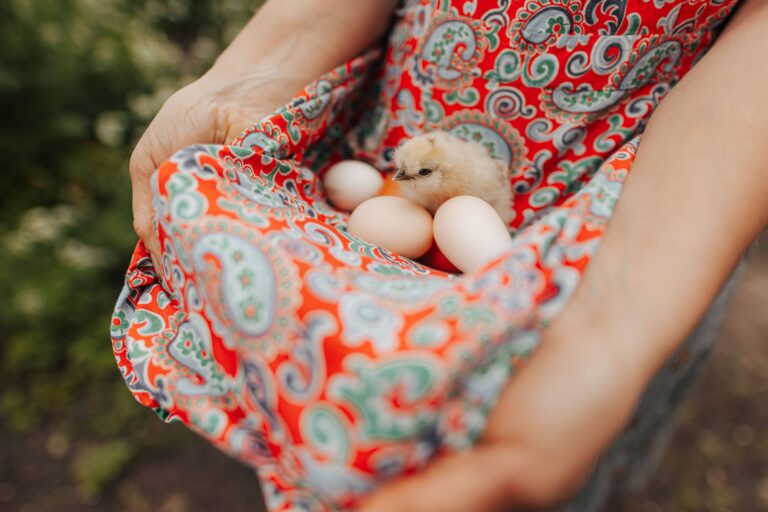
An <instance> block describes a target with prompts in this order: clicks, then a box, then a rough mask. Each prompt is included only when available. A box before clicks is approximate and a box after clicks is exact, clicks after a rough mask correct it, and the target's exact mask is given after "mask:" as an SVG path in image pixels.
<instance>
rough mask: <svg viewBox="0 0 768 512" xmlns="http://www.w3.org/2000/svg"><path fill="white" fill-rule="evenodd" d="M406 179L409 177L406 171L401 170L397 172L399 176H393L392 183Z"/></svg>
mask: <svg viewBox="0 0 768 512" xmlns="http://www.w3.org/2000/svg"><path fill="white" fill-rule="evenodd" d="M405 179H408V176H406V174H405V170H404V169H400V170H399V171H397V174H395V175H394V176H392V181H402V180H405Z"/></svg>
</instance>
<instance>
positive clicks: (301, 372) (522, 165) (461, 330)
mask: <svg viewBox="0 0 768 512" xmlns="http://www.w3.org/2000/svg"><path fill="white" fill-rule="evenodd" d="M735 4H736V0H665V1H661V0H653V1H651V0H648V1H643V2H640V1H637V2H629V1H628V0H528V1H525V2H524V1H522V0H411V1H408V2H405V3H404V4H403V5H402V7H401V8H400V10H399V11H398V16H397V20H396V23H395V25H394V26H393V28H392V32H391V36H390V40H389V43H388V45H387V46H386V48H385V49H384V50H383V51H380V50H374V51H372V52H370V53H368V54H366V55H363V56H361V57H359V58H356V59H354V60H353V61H351V62H349V63H347V64H345V65H343V66H341V67H339V68H338V69H335V70H333V71H331V72H330V73H328V74H327V75H326V76H324V77H322V78H321V79H319V80H318V81H316V82H315V83H313V84H310V85H309V86H307V88H306V89H305V90H304V91H302V92H300V93H299V94H298V95H297V96H296V98H295V99H294V100H293V101H292V102H291V103H289V104H288V105H285V106H284V107H283V108H281V109H279V110H278V111H277V112H275V113H274V114H272V115H271V116H269V117H268V118H266V119H263V120H261V121H259V122H257V123H256V124H255V125H254V126H252V127H251V128H249V129H248V130H247V131H246V132H244V133H243V134H242V135H241V136H240V137H238V138H237V139H236V140H235V141H233V143H232V144H230V145H227V146H203V145H197V146H190V147H188V148H185V149H184V150H182V151H179V152H178V153H176V154H175V155H174V156H173V157H172V158H171V159H169V160H168V161H166V162H165V163H163V164H162V165H161V166H160V168H159V169H158V172H157V173H156V175H155V177H154V181H153V187H154V197H155V210H156V212H157V221H158V233H159V237H160V241H161V245H162V248H163V261H162V267H163V268H162V269H159V270H160V272H156V271H155V269H153V267H152V264H151V262H150V259H149V258H148V256H147V253H146V250H145V248H144V247H143V246H142V245H141V244H139V245H138V247H137V248H136V251H135V253H134V255H133V258H132V261H131V264H130V267H129V269H128V272H127V274H126V281H125V287H124V289H123V292H122V294H121V295H120V298H119V300H118V303H117V307H116V309H115V314H114V317H113V322H112V340H113V341H112V343H113V349H114V353H115V356H116V358H117V362H118V366H119V367H120V370H121V372H122V374H123V377H124V378H125V380H126V382H127V383H128V386H129V388H130V389H131V391H132V393H133V394H134V396H135V397H136V399H137V400H138V401H139V402H141V403H142V404H144V405H146V406H148V407H151V408H153V409H154V410H155V411H156V412H157V413H158V414H159V415H160V416H161V417H162V418H163V419H164V420H166V421H181V422H183V423H184V424H186V425H188V426H189V427H190V428H192V429H194V430H195V431H197V432H198V433H200V434H201V435H202V436H204V437H206V438H207V439H209V440H210V441H212V442H213V443H215V444H216V445H217V446H219V447H221V448H222V449H223V450H225V451H227V452H229V453H231V454H232V455H234V456H236V457H238V458H239V459H241V460H243V461H245V462H247V463H249V464H252V465H254V467H256V468H258V474H259V478H260V480H261V483H262V487H263V490H264V494H265V497H266V499H267V503H268V507H269V508H270V510H312V511H315V510H318V511H322V510H331V509H340V508H347V507H352V506H354V505H355V504H356V503H358V502H359V500H360V498H361V497H362V496H364V495H365V494H366V493H368V492H370V490H372V489H373V488H374V487H375V486H376V485H377V484H378V483H379V482H381V481H382V480H383V479H386V478H390V477H393V476H396V475H399V474H402V473H405V472H412V471H414V470H416V469H418V468H420V467H422V466H423V465H424V464H426V463H427V462H428V461H429V459H430V458H431V457H432V456H433V455H434V454H436V453H438V452H442V451H448V450H457V449H462V448H466V447H469V446H471V444H472V443H473V441H474V440H475V439H476V438H477V436H478V435H479V434H480V433H481V432H482V430H483V428H484V425H485V421H486V417H487V414H488V412H489V410H490V409H491V408H492V407H493V405H494V402H495V399H496V396H497V394H498V392H499V391H500V389H501V387H502V386H503V385H504V383H505V382H506V381H507V379H508V378H509V376H510V375H511V373H512V372H514V371H516V370H517V369H518V368H519V367H520V366H521V365H523V364H525V359H526V357H527V356H528V355H529V354H530V352H531V351H532V350H533V349H534V348H535V346H536V344H537V342H538V339H539V334H540V332H541V329H542V328H543V327H544V326H546V325H547V324H548V323H549V322H550V321H551V320H552V318H553V317H554V316H555V315H557V313H558V312H559V311H560V310H561V309H562V307H563V305H564V304H565V303H566V302H567V300H568V298H569V297H570V295H571V293H572V292H573V290H574V289H575V287H576V286H577V285H578V283H579V279H580V276H581V274H582V272H583V270H584V269H585V267H586V266H587V265H588V263H589V261H590V258H591V256H592V255H593V254H594V253H595V251H596V250H597V247H598V245H599V242H600V239H601V235H602V233H603V232H604V230H605V227H606V225H607V223H608V221H609V219H610V217H611V215H612V212H613V208H614V206H615V204H616V201H617V200H618V197H619V194H620V192H621V188H622V183H623V182H624V180H625V178H626V175H627V173H628V172H629V170H630V168H631V165H632V162H633V159H634V155H635V151H636V149H637V145H638V143H639V140H640V138H639V136H640V134H641V132H642V129H643V127H644V125H645V123H646V122H647V120H648V117H649V116H650V115H651V113H652V111H653V109H654V107H655V106H656V105H657V104H658V102H659V101H660V100H661V99H662V98H663V97H664V95H665V94H666V93H667V92H668V91H669V90H670V88H671V87H672V86H673V85H674V84H675V83H676V82H677V81H678V80H679V79H680V78H681V77H682V76H684V75H685V73H686V72H687V71H688V70H689V69H690V68H691V66H692V65H693V64H694V63H695V62H696V61H697V59H699V58H700V57H701V56H702V55H703V53H704V52H705V51H706V49H707V48H709V47H710V46H711V44H712V43H713V41H714V40H715V37H716V34H717V30H718V27H720V26H721V25H722V22H723V21H724V20H725V19H726V17H727V16H728V14H729V13H730V12H731V11H732V10H733V8H734V7H735ZM436 129H442V130H448V131H451V132H452V133H454V134H456V135H458V136H460V137H463V138H466V139H470V140H474V141H477V142H478V143H480V144H483V145H484V146H485V147H486V148H487V149H488V150H489V151H490V152H491V153H492V154H493V155H494V156H495V157H497V158H500V159H503V160H504V161H505V162H507V163H508V164H509V165H510V168H511V169H512V174H511V180H512V182H511V185H512V186H513V187H514V190H515V191H516V197H515V203H514V209H515V213H516V216H515V218H514V219H513V220H512V222H511V224H510V226H509V227H510V230H511V231H512V234H513V235H514V240H513V242H514V247H513V248H512V249H511V250H510V251H509V252H508V253H507V254H505V255H503V256H502V257H500V258H498V259H497V260H495V261H493V262H491V263H489V264H488V265H487V266H485V267H484V268H483V269H481V270H479V271H478V272H476V273H473V274H469V275H464V276H452V275H448V274H445V273H442V272H440V271H437V270H434V269H431V268H428V267H425V266H423V265H421V264H419V263H418V262H415V261H411V260H409V259H407V258H404V257H402V256H400V255H398V254H394V253H392V252H390V251H387V250H386V249H384V248H381V247H378V246H375V245H372V244H369V243H367V242H365V241H363V240H360V239H357V238H355V237H353V236H352V235H350V234H349V233H348V232H347V230H346V221H347V215H346V214H344V213H342V212H338V211H336V210H334V209H333V208H332V207H331V206H330V205H329V204H328V203H327V202H326V200H325V198H324V196H323V191H322V187H321V185H320V181H319V179H318V178H319V176H321V175H322V174H323V172H325V170H326V169H327V168H328V167H329V165H331V164H332V163H333V162H335V161H338V160H339V159H341V158H349V157H354V158H360V159H364V160H367V161H370V162H372V163H374V164H375V165H377V166H378V167H379V168H380V169H382V172H383V173H387V172H391V171H392V170H393V166H394V164H393V163H392V155H393V150H394V148H396V147H397V145H398V144H400V143H401V142H402V141H403V140H405V139H406V138H408V137H411V136H413V135H416V134H418V133H421V132H423V131H426V130H436Z"/></svg>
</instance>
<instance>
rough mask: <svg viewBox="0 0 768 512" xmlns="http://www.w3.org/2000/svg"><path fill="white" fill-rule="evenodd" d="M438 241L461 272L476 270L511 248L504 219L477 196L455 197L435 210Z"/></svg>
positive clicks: (436, 241) (435, 229) (441, 248)
mask: <svg viewBox="0 0 768 512" xmlns="http://www.w3.org/2000/svg"><path fill="white" fill-rule="evenodd" d="M434 235H435V243H436V244H437V246H438V247H439V248H440V250H441V251H442V252H443V254H444V255H445V257H446V258H448V260H449V261H450V262H451V263H453V264H454V265H455V266H456V268H458V269H459V270H461V271H462V272H465V273H466V272H473V271H475V270H477V269H479V268H480V267H482V266H483V265H485V264H486V263H488V262H490V261H491V260H493V259H495V258H498V257H499V256H501V255H502V254H504V253H505V252H506V251H508V250H509V249H510V248H511V247H512V239H511V238H510V236H509V232H508V231H507V227H506V225H505V224H504V221H502V220H501V217H499V214H498V213H497V212H496V210H494V209H493V207H492V206H491V205H490V204H488V203H486V202H485V201H483V200H482V199H480V198H477V197H474V196H456V197H452V198H451V199H449V200H448V201H446V202H444V203H443V204H442V205H440V208H438V209H437V211H436V212H435V220H434Z"/></svg>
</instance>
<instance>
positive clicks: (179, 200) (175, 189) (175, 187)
mask: <svg viewBox="0 0 768 512" xmlns="http://www.w3.org/2000/svg"><path fill="white" fill-rule="evenodd" d="M166 187H167V189H168V204H169V207H170V208H169V209H170V211H169V214H170V215H171V216H172V217H174V218H177V219H179V220H183V221H190V220H194V219H196V218H198V217H200V216H201V215H202V214H203V212H205V210H206V209H207V207H208V200H207V199H206V197H205V196H204V195H203V194H201V193H200V192H198V190H197V181H196V180H195V178H194V176H193V175H191V174H188V173H181V172H177V173H175V174H174V175H173V176H171V178H170V179H169V180H168V184H167V186H166Z"/></svg>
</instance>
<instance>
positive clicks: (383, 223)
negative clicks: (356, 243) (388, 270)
mask: <svg viewBox="0 0 768 512" xmlns="http://www.w3.org/2000/svg"><path fill="white" fill-rule="evenodd" d="M347 231H349V233H350V234H352V235H354V236H356V237H358V238H362V239H363V240H365V241H366V242H369V243H372V244H376V245H380V246H381V247H384V248H385V249H388V250H390V251H392V252H394V253H397V254H399V255H401V256H405V257H406V258H412V259H414V258H418V257H419V256H421V255H423V254H424V253H426V252H427V250H429V247H430V246H431V245H432V215H430V214H429V212H428V211H427V210H425V209H424V208H422V207H421V206H419V205H418V204H416V203H414V202H413V201H410V200H408V199H406V198H404V197H398V196H379V197H374V198H372V199H369V200H367V201H365V202H364V203H362V204H361V205H360V206H358V207H357V208H355V211H353V212H352V215H350V216H349V222H348V224H347Z"/></svg>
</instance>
